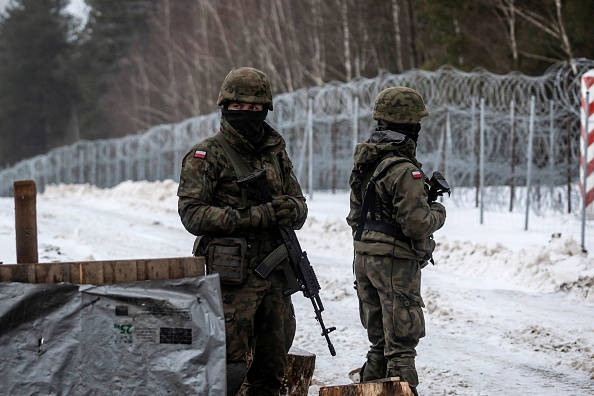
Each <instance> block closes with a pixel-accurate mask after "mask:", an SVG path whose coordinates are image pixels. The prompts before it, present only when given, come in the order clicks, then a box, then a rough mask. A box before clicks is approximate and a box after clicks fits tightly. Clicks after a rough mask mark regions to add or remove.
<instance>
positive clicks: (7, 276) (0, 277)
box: [0, 264, 12, 282]
mask: <svg viewBox="0 0 594 396" xmlns="http://www.w3.org/2000/svg"><path fill="white" fill-rule="evenodd" d="M0 282H12V265H10V264H2V265H0Z"/></svg>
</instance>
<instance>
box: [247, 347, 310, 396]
mask: <svg viewBox="0 0 594 396" xmlns="http://www.w3.org/2000/svg"><path fill="white" fill-rule="evenodd" d="M315 368H316V355H314V354H312V353H309V352H307V351H305V350H303V349H300V348H297V347H292V348H291V350H290V351H289V356H288V358H287V370H286V372H285V376H284V377H283V385H282V387H281V390H280V396H307V392H308V389H309V385H310V383H311V377H313V373H314V369H315ZM246 391H247V387H246V383H245V382H244V383H243V386H242V387H241V389H240V390H239V392H237V396H245V393H246Z"/></svg>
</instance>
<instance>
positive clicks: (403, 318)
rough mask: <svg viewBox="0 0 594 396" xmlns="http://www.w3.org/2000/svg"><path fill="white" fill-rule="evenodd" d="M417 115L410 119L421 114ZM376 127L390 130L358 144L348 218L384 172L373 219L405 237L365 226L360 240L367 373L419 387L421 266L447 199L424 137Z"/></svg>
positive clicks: (367, 377) (353, 222) (354, 219)
mask: <svg viewBox="0 0 594 396" xmlns="http://www.w3.org/2000/svg"><path fill="white" fill-rule="evenodd" d="M376 103H377V102H376ZM397 103H399V102H397ZM423 110H424V107H423ZM374 115H375V114H374ZM374 118H375V117H374ZM411 120H412V122H411V121H408V119H407V121H408V122H405V123H408V124H413V123H414V121H416V120H414V117H413V118H412V119H411ZM391 126H392V127H394V126H395V125H391ZM396 126H397V125H396ZM417 132H418V131H417ZM374 133H378V134H380V136H382V138H381V139H379V141H377V139H376V140H375V141H372V140H371V139H370V140H369V141H367V142H365V143H359V144H358V145H357V147H356V149H355V155H354V168H353V171H352V173H351V177H350V186H351V198H350V207H351V209H350V212H349V215H348V217H347V222H348V224H349V225H350V226H351V227H352V228H353V232H355V231H356V229H357V226H358V224H359V221H360V217H361V207H362V203H363V193H364V189H365V187H366V185H367V182H368V180H369V179H370V178H371V177H372V175H375V176H377V175H381V176H379V178H378V179H377V180H375V194H376V199H375V200H374V201H375V203H374V205H375V207H374V213H372V214H371V215H368V216H367V221H368V222H369V221H371V219H373V220H375V221H378V222H380V223H385V224H389V225H392V226H394V225H396V226H400V227H401V233H402V234H404V237H405V238H401V237H396V236H394V234H392V235H389V234H387V233H385V232H382V231H378V230H372V229H365V230H364V231H363V232H362V235H361V238H360V240H355V242H354V247H355V263H354V271H355V277H356V280H357V295H358V298H359V308H360V315H361V322H362V324H363V326H364V327H365V328H366V329H367V334H368V338H369V341H370V343H371V346H370V349H369V351H368V354H367V361H366V363H365V365H364V367H363V370H362V373H361V380H362V381H371V380H375V379H380V378H385V377H395V376H399V377H400V378H401V379H402V380H403V381H407V382H408V383H409V384H410V385H411V386H413V387H416V386H417V384H418V376H417V372H416V369H415V356H416V351H415V348H416V346H417V344H418V342H419V339H420V338H421V337H423V336H425V321H424V317H423V311H422V308H423V307H424V303H423V299H422V298H421V268H422V266H424V265H425V264H426V262H427V259H428V258H429V257H430V255H431V253H432V251H433V249H434V247H435V243H434V241H433V239H432V234H433V233H434V232H435V231H436V230H438V229H439V228H441V227H442V225H443V224H444V222H445V215H446V214H445V208H444V207H443V205H441V204H440V203H438V202H433V203H431V204H429V203H428V195H427V191H426V187H425V181H426V178H425V175H424V174H423V173H422V171H421V164H420V163H419V162H418V161H417V159H416V157H415V150H416V141H415V140H416V138H415V140H413V139H410V138H407V135H406V134H404V133H399V132H398V131H395V130H390V129H384V130H381V131H379V132H374ZM372 136H373V135H372ZM395 161H401V162H396V163H395ZM386 167H387V168H386ZM384 168H386V170H384V171H383V172H382V169H384ZM406 238H408V240H406ZM415 391H416V390H415Z"/></svg>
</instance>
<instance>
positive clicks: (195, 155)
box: [194, 150, 206, 159]
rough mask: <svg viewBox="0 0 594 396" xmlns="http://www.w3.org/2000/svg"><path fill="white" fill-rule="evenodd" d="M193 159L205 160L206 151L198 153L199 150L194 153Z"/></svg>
mask: <svg viewBox="0 0 594 396" xmlns="http://www.w3.org/2000/svg"><path fill="white" fill-rule="evenodd" d="M194 158H201V159H204V158H206V151H200V150H196V151H194Z"/></svg>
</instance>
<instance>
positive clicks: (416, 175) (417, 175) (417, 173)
mask: <svg viewBox="0 0 594 396" xmlns="http://www.w3.org/2000/svg"><path fill="white" fill-rule="evenodd" d="M411 173H412V177H413V179H420V178H421V177H423V174H422V173H421V171H419V170H414V171H412V172H411Z"/></svg>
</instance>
